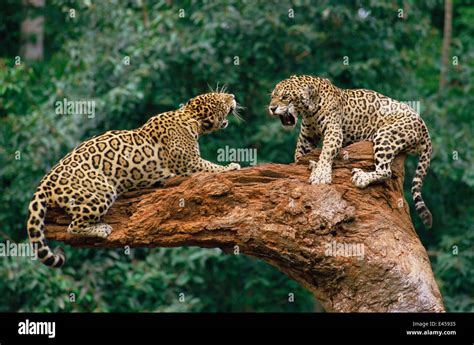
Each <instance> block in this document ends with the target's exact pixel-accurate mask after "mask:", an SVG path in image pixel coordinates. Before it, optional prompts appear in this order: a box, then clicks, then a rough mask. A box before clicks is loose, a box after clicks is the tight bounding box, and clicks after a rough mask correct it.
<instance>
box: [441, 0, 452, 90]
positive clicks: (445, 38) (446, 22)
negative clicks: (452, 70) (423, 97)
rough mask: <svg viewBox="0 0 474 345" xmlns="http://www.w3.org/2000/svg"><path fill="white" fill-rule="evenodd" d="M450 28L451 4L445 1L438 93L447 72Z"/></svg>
mask: <svg viewBox="0 0 474 345" xmlns="http://www.w3.org/2000/svg"><path fill="white" fill-rule="evenodd" d="M452 27H453V3H452V1H451V0H445V2H444V32H443V47H442V48H441V71H440V75H439V92H442V91H443V90H444V88H445V86H446V75H447V73H448V70H449V47H450V46H451V31H452Z"/></svg>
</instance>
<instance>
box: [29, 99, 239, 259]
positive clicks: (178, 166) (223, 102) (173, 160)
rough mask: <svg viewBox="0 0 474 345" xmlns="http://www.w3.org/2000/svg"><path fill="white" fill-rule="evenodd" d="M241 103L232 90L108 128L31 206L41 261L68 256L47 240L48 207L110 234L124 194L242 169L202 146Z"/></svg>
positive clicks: (85, 231)
mask: <svg viewBox="0 0 474 345" xmlns="http://www.w3.org/2000/svg"><path fill="white" fill-rule="evenodd" d="M236 108H237V103H236V101H235V97H234V95H232V94H227V93H223V92H211V93H208V94H203V95H199V96H197V97H194V98H192V99H191V100H189V101H188V102H187V103H186V104H185V105H184V106H183V107H181V108H180V109H178V110H176V111H170V112H166V113H162V114H159V115H156V116H154V117H152V118H150V119H149V120H148V122H146V123H145V124H144V125H143V126H142V127H140V128H137V129H133V130H122V131H109V132H106V133H104V134H102V135H99V136H96V137H93V138H92V139H89V140H87V141H85V142H83V143H82V144H80V145H79V146H78V147H76V148H75V149H74V150H73V151H72V152H70V153H69V154H67V155H66V156H65V157H64V158H63V159H61V160H60V161H59V163H58V164H57V165H56V166H54V167H53V168H52V169H51V171H50V172H49V173H48V174H47V175H46V176H45V177H43V179H42V180H41V182H40V185H39V187H38V188H37V190H36V192H35V193H34V196H33V199H32V201H31V203H30V205H29V212H30V215H29V219H28V225H27V229H28V235H29V238H30V241H31V243H32V244H33V245H34V247H35V246H36V250H37V254H38V257H39V259H40V260H41V262H42V263H44V264H45V265H47V266H52V267H60V266H62V265H63V263H64V261H65V257H64V252H63V251H62V249H61V248H57V249H56V250H55V251H54V252H53V251H51V249H50V248H49V246H48V245H47V244H46V240H45V236H44V219H45V215H46V209H47V208H48V207H52V206H59V207H61V208H64V209H65V211H66V212H67V213H68V214H69V215H70V216H71V217H72V221H71V223H70V224H69V227H68V229H67V231H68V233H70V234H74V235H77V236H83V237H99V238H106V237H107V236H108V235H109V234H110V232H111V231H112V228H111V226H110V225H108V224H106V223H104V222H101V218H102V217H103V216H104V215H105V214H106V213H107V210H108V209H109V208H110V207H111V206H112V204H113V203H114V201H115V200H116V199H117V197H118V196H119V195H120V194H122V193H124V192H126V191H129V190H132V189H136V188H145V187H150V186H153V185H155V184H156V183H159V182H162V181H165V180H166V179H169V178H171V177H174V176H187V175H190V174H193V173H196V172H200V171H207V172H222V171H227V170H238V169H240V166H239V165H238V164H236V163H231V164H229V165H227V166H220V165H217V164H214V163H211V162H209V161H206V160H204V159H202V158H201V156H200V154H199V144H198V137H199V135H201V134H204V133H210V132H212V131H215V130H217V129H220V128H225V127H227V124H228V120H227V115H229V114H231V113H234V114H235V111H236Z"/></svg>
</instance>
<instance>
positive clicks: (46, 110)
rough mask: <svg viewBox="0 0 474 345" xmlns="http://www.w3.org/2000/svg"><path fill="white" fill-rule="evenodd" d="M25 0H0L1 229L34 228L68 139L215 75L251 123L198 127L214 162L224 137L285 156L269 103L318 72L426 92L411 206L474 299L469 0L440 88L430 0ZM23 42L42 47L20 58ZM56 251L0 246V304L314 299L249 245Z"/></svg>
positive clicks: (456, 284) (241, 303) (463, 306)
mask: <svg viewBox="0 0 474 345" xmlns="http://www.w3.org/2000/svg"><path fill="white" fill-rule="evenodd" d="M36 1H37V2H39V4H40V5H41V3H42V2H43V0H36ZM25 3H26V1H21V0H15V1H14V0H3V1H2V2H1V3H0V168H1V173H0V189H1V192H0V205H1V206H0V238H1V239H2V240H3V241H5V240H10V241H26V230H25V222H26V216H27V205H28V202H29V200H30V198H31V196H32V193H33V191H34V190H35V187H36V186H37V184H38V182H39V180H40V179H41V177H42V176H43V175H44V174H45V173H47V172H48V170H49V169H50V168H51V167H52V166H53V165H54V164H55V163H56V162H57V161H58V160H59V159H60V158H61V157H62V156H63V155H65V154H66V153H67V152H68V151H70V150H71V149H73V148H74V147H75V146H76V145H77V144H78V143H80V142H81V141H83V140H84V139H87V138H88V137H91V136H93V135H96V134H99V133H101V132H103V131H106V130H110V129H130V128H134V127H137V126H140V125H141V124H143V123H144V122H145V121H146V120H147V119H148V118H149V117H150V116H152V115H154V114H157V113H159V112H163V111H166V110H170V109H175V108H177V107H179V105H180V104H181V103H184V102H186V101H187V100H188V99H189V98H191V97H193V96H194V95H197V94H200V93H204V92H207V91H209V88H210V87H215V86H216V85H217V83H219V84H220V85H222V84H226V85H227V86H228V90H230V92H232V93H234V94H235V95H236V97H237V100H238V101H239V102H240V103H241V104H242V105H243V106H245V107H246V109H245V110H244V111H243V112H242V116H243V118H244V120H245V122H238V121H236V120H235V119H232V120H231V124H230V126H229V127H228V128H227V129H226V130H225V131H221V132H218V133H214V134H212V135H209V136H205V137H202V138H201V140H200V143H201V151H202V155H203V156H204V157H205V158H207V159H209V160H212V161H216V157H217V149H218V148H222V147H225V145H229V146H231V147H234V148H256V149H257V152H258V163H263V162H281V163H288V162H291V161H292V157H293V152H294V147H295V143H296V137H297V132H296V131H294V132H288V131H284V130H283V129H282V127H281V125H280V122H279V121H278V120H275V119H271V118H270V117H269V116H268V115H267V111H266V107H267V104H268V101H269V93H270V92H271V90H272V88H273V86H274V85H275V84H276V83H277V82H278V81H280V80H281V79H284V78H287V77H288V76H290V75H292V74H311V75H319V76H325V77H328V78H330V79H331V80H332V81H333V82H334V83H335V84H336V85H338V86H340V87H347V88H357V87H363V88H368V89H373V90H376V91H378V92H381V93H383V94H386V95H387V96H390V97H392V98H395V99H398V100H403V101H419V102H420V104H421V115H422V117H423V119H424V120H425V122H426V123H427V125H428V127H429V129H430V132H431V137H432V140H433V144H434V156H433V160H432V166H431V169H430V172H429V174H428V177H427V178H426V180H425V186H424V188H423V195H424V198H425V201H426V203H427V205H428V206H429V208H430V209H431V211H432V213H433V216H434V226H433V228H432V230H429V231H426V230H425V229H424V228H423V226H422V225H421V223H420V221H419V219H418V217H417V216H416V214H415V213H412V219H413V221H414V224H415V227H416V230H417V232H418V234H419V236H420V237H421V239H422V242H423V244H424V245H425V246H426V248H427V249H428V252H429V255H430V259H431V262H432V265H433V270H434V273H435V276H436V279H437V282H438V284H439V286H440V288H441V291H442V294H443V297H444V301H445V304H446V308H447V310H448V311H474V254H473V248H474V226H473V220H474V193H473V192H474V170H473V167H474V166H473V165H474V164H473V161H474V160H473V156H474V150H473V149H474V140H473V134H474V133H473V128H474V126H473V114H472V104H473V101H474V99H473V98H474V97H473V95H474V92H473V91H474V90H473V86H472V79H473V71H474V66H473V61H474V49H473V43H474V40H473V34H474V28H473V23H474V7H473V6H472V3H471V2H470V1H467V0H466V1H462V0H460V1H454V3H453V15H452V23H451V27H452V40H451V44H450V50H449V55H448V57H449V60H448V62H449V63H448V65H446V68H445V70H446V82H445V85H444V87H441V88H440V86H439V81H440V70H441V69H442V64H441V60H442V59H441V47H442V42H443V25H444V19H443V18H444V2H443V1H440V0H427V1H347V2H344V1H342V2H341V1H303V0H299V1H296V0H295V1H292V2H290V1H275V2H272V1H172V0H161V1H144V0H143V1H139V0H136V1H118V0H116V1H87V0H83V1H59V0H50V1H46V3H44V4H43V6H38V7H34V6H27V5H25ZM28 18H30V20H31V19H35V18H36V19H38V18H39V22H41V23H40V24H39V28H40V31H42V32H43V36H44V37H43V40H42V41H41V39H38V37H40V36H41V35H39V36H38V35H37V34H34V33H33V34H31V33H30V34H29V32H30V31H31V23H30V25H28V22H27V20H28ZM33 31H34V30H33ZM28 44H30V45H33V46H35V47H37V48H38V47H39V49H40V50H41V51H40V54H38V55H37V56H36V57H35V56H32V57H30V58H28V54H31V49H30V51H29V48H28V47H27V46H28ZM30 48H31V47H30ZM18 57H19V58H18ZM344 57H347V58H348V64H344V61H346V62H347V58H346V60H344V59H345V58H344ZM128 59H129V61H130V63H129V64H127V61H128ZM63 98H67V99H68V100H94V101H95V102H96V116H95V118H88V117H87V116H84V115H77V116H76V115H73V116H68V115H57V114H56V113H55V107H54V102H56V101H58V100H62V99H63ZM415 164H416V158H410V159H409V160H408V162H407V178H406V190H405V193H406V199H407V200H408V201H409V203H410V206H411V210H412V212H413V210H414V208H413V203H412V201H411V195H410V192H409V187H410V182H411V178H412V176H413V173H414V168H415ZM244 165H245V164H244ZM51 245H52V246H54V243H52V244H51ZM65 249H66V254H67V257H68V260H67V262H66V265H65V266H64V267H63V268H62V269H59V270H52V269H48V268H46V267H44V266H43V265H41V264H40V263H39V262H37V261H32V260H30V259H28V258H16V257H2V258H1V260H0V296H1V297H0V311H193V312H198V311H278V312H289V311H321V310H322V309H321V307H320V306H319V304H318V303H317V302H315V301H314V299H313V297H312V296H311V295H310V294H309V292H307V291H306V290H305V289H303V288H302V287H300V286H299V285H298V284H297V283H295V282H293V281H291V280H290V279H289V278H287V277H286V276H285V275H283V274H282V273H280V272H279V271H277V270H276V269H274V268H272V267H270V266H269V265H267V264H265V263H263V262H261V261H258V260H256V259H252V258H249V257H246V256H244V255H239V256H235V255H227V254H224V253H222V252H221V251H220V250H218V249H215V250H210V249H200V248H175V249H163V248H156V249H133V250H132V253H131V254H130V255H125V254H124V252H123V250H118V249H117V250H105V249H104V250H98V249H72V248H69V247H66V248H65ZM71 294H74V295H71ZM183 294H184V295H183ZM289 294H294V301H293V302H291V301H290V300H289ZM71 296H74V297H75V301H74V302H71V301H70V297H71ZM180 297H181V299H180ZM182 297H184V299H183V298H182Z"/></svg>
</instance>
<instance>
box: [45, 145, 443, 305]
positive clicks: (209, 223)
mask: <svg viewBox="0 0 474 345" xmlns="http://www.w3.org/2000/svg"><path fill="white" fill-rule="evenodd" d="M319 153H320V150H315V151H314V152H313V153H311V154H310V155H308V156H306V157H305V159H304V160H303V161H301V162H299V164H290V165H283V164H262V165H259V166H255V167H250V168H245V169H242V170H240V171H232V172H226V173H222V174H210V173H199V174H195V175H193V176H192V177H190V178H175V179H173V180H170V181H169V182H168V183H167V184H166V185H165V186H164V187H163V188H157V189H147V190H140V191H135V192H129V193H127V194H126V195H124V196H122V197H121V198H120V199H119V200H117V201H116V203H115V205H114V206H113V207H112V209H111V210H110V211H109V213H108V214H107V215H106V217H105V221H106V222H108V223H109V224H111V225H112V226H113V228H114V231H113V232H112V234H111V235H110V236H109V238H108V239H107V240H94V239H83V238H76V237H73V236H71V235H69V234H67V232H66V226H67V224H68V222H69V218H68V217H67V216H65V214H64V212H62V211H61V210H58V209H51V210H49V211H48V218H47V229H46V231H47V237H48V238H49V239H54V240H59V241H63V242H65V243H68V244H71V245H72V246H79V247H84V246H92V247H123V246H126V245H129V246H132V247H158V246H160V247H177V246H200V247H219V248H221V249H223V250H224V251H228V252H234V250H235V248H237V247H235V246H238V250H239V251H240V253H245V254H247V255H251V256H254V257H257V258H260V259H262V260H264V261H266V262H268V263H270V264H271V265H273V266H275V267H277V268H278V269H280V270H281V271H283V272H285V273H286V274H287V275H288V276H290V277H291V278H293V279H294V280H296V281H298V282H299V283H300V284H302V285H303V286H305V287H306V288H307V289H309V290H310V291H311V292H312V293H313V294H314V296H315V297H316V298H317V299H318V300H319V301H320V302H321V303H322V305H323V306H324V308H325V309H326V310H327V311H344V312H350V311H358V312H365V311H370V312H394V311H413V312H415V311H425V312H440V311H444V307H443V302H442V298H441V295H440V293H439V290H438V286H437V285H436V282H435V280H434V277H433V272H432V270H431V266H430V262H429V259H428V255H427V253H426V251H425V249H424V247H423V245H422V244H421V242H420V240H419V238H418V236H417V234H416V232H415V230H414V228H413V225H412V222H411V219H410V214H409V206H408V204H407V202H406V201H405V199H404V196H403V179H404V161H405V157H404V156H399V157H397V158H396V160H395V161H394V164H393V177H392V178H391V179H389V180H387V181H385V182H383V183H380V184H375V185H372V186H369V187H368V188H366V189H364V190H361V189H358V188H356V187H354V186H353V185H352V183H351V169H352V168H354V167H359V168H363V169H366V170H371V169H373V152H372V144H371V143H369V142H361V143H356V144H353V145H350V146H348V147H345V148H343V149H342V150H341V153H340V155H339V157H338V158H337V160H336V161H335V163H334V168H333V169H334V170H333V182H332V184H331V185H309V184H308V178H309V170H308V167H307V166H308V159H317V156H318V155H319ZM423 231H424V230H423ZM344 245H346V247H347V249H349V248H350V245H354V246H356V247H352V249H355V248H357V246H359V247H358V248H359V249H363V256H362V255H358V256H349V254H351V253H350V252H338V251H337V250H336V252H331V250H332V249H340V248H341V246H344ZM338 246H339V248H338ZM331 254H335V255H331ZM352 254H362V251H360V252H358V253H356V252H353V253H352ZM66 264H67V262H66Z"/></svg>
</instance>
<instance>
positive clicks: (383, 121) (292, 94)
mask: <svg viewBox="0 0 474 345" xmlns="http://www.w3.org/2000/svg"><path fill="white" fill-rule="evenodd" d="M269 111H270V114H271V115H274V116H279V118H280V120H281V123H282V124H283V126H290V127H291V126H295V125H296V122H297V119H298V114H299V115H301V116H302V124H301V132H300V135H299V138H298V143H297V146H296V152H295V160H298V159H299V158H300V157H301V156H303V155H304V154H306V153H308V152H309V151H311V150H312V149H314V148H315V147H316V146H317V144H318V142H319V141H320V140H321V138H322V137H323V144H322V152H321V155H320V158H319V161H318V162H317V163H315V162H310V166H311V168H312V172H311V176H310V179H309V182H310V183H311V184H329V183H331V172H332V162H333V159H334V157H335V156H336V155H337V154H338V152H339V150H340V148H341V147H342V146H346V145H348V144H350V143H352V142H355V141H362V140H369V141H371V142H373V144H374V158H375V170H374V171H370V172H365V171H362V170H361V169H353V170H352V182H353V183H354V184H355V185H356V186H357V187H359V188H365V187H366V186H367V185H369V184H371V183H374V182H377V181H381V180H384V179H387V178H390V177H391V174H392V170H391V164H392V162H393V160H394V158H395V156H396V155H397V154H398V153H399V152H402V151H403V152H407V153H409V154H416V155H419V156H420V158H419V162H418V166H417V168H416V172H415V177H414V178H413V182H412V189H411V192H412V196H413V200H414V202H415V208H416V211H417V212H418V214H419V216H420V218H421V220H422V221H423V223H424V224H425V226H426V227H427V228H431V226H432V216H431V212H430V211H429V210H428V208H427V207H426V205H425V203H424V201H423V198H422V196H421V188H422V185H423V178H424V177H425V176H426V173H427V170H428V168H429V165H430V160H431V153H432V146H431V139H430V135H429V133H428V129H427V127H426V125H425V123H424V122H423V120H422V119H421V117H420V116H419V115H418V113H417V112H416V111H415V110H413V109H412V108H410V107H409V106H408V105H406V104H404V103H402V102H399V101H396V100H394V99H391V98H389V97H386V96H384V95H382V94H380V93H378V92H375V91H371V90H365V89H340V88H338V87H336V86H335V85H333V84H332V83H331V82H330V81H329V80H328V79H325V78H319V77H312V76H292V77H290V78H288V79H285V80H283V81H281V82H279V83H278V84H277V85H276V87H275V89H274V90H273V92H272V95H271V101H270V105H269Z"/></svg>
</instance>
